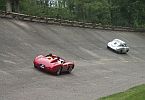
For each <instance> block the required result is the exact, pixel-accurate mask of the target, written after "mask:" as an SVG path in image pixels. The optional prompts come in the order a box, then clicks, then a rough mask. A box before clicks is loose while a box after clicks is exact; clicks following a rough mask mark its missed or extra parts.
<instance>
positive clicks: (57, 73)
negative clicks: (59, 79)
mask: <svg viewBox="0 0 145 100" xmlns="http://www.w3.org/2000/svg"><path fill="white" fill-rule="evenodd" d="M61 71H62V67H60V68H58V70H57V72H56V75H60V74H61Z"/></svg>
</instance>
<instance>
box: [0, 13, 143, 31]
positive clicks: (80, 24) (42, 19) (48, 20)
mask: <svg viewBox="0 0 145 100" xmlns="http://www.w3.org/2000/svg"><path fill="white" fill-rule="evenodd" d="M0 17H1V18H2V17H3V18H13V19H19V20H24V21H32V22H40V23H47V24H57V25H64V26H73V27H81V28H92V29H103V30H113V31H131V32H145V29H144V28H131V27H121V26H111V25H101V24H96V23H85V22H78V21H70V20H62V19H56V18H47V17H38V16H31V15H26V14H20V13H14V12H5V11H0Z"/></svg>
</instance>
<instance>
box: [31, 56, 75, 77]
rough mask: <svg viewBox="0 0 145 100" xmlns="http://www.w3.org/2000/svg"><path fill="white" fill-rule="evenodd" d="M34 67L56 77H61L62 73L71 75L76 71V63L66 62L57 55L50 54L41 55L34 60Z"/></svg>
mask: <svg viewBox="0 0 145 100" xmlns="http://www.w3.org/2000/svg"><path fill="white" fill-rule="evenodd" d="M33 63H34V67H35V68H38V69H42V70H45V71H48V72H51V73H55V74H56V75H60V74H61V73H62V72H68V73H70V72H71V71H72V70H73V69H74V63H73V62H68V61H65V60H64V59H63V58H60V57H58V56H56V55H53V54H49V55H46V56H43V55H39V56H37V57H35V59H34V62H33Z"/></svg>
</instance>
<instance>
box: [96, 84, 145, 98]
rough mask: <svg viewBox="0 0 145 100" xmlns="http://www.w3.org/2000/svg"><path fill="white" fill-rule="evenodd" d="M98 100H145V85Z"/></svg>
mask: <svg viewBox="0 0 145 100" xmlns="http://www.w3.org/2000/svg"><path fill="white" fill-rule="evenodd" d="M98 100H145V84H143V85H139V86H136V87H133V88H130V89H128V90H126V91H124V92H120V93H117V94H113V95H110V96H107V97H102V98H100V99H98Z"/></svg>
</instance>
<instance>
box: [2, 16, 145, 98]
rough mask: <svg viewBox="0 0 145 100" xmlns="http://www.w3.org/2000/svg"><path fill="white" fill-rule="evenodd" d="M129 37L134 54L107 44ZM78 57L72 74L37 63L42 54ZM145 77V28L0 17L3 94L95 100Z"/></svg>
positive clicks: (7, 95)
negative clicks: (115, 28) (135, 29)
mask: <svg viewBox="0 0 145 100" xmlns="http://www.w3.org/2000/svg"><path fill="white" fill-rule="evenodd" d="M114 38H119V39H122V40H124V41H126V42H127V43H128V45H129V46H130V51H129V53H128V54H123V55H119V54H116V53H114V52H112V51H110V50H107V49H106V44H107V42H108V41H110V40H112V39H114ZM50 52H51V53H54V54H56V55H59V56H62V57H64V58H65V59H68V60H71V61H74V62H75V69H74V70H73V71H72V73H71V74H64V75H61V76H54V75H51V74H48V73H44V72H41V71H38V70H36V69H34V68H33V59H34V57H35V56H36V55H39V54H47V53H50ZM143 83H145V33H136V32H119V31H105V30H96V29H85V28H77V27H65V26H55V25H47V24H42V23H32V22H23V21H18V20H11V19H1V18H0V100H95V99H97V98H99V97H101V96H105V95H110V94H112V93H115V92H119V91H123V90H125V89H128V88H130V87H132V86H135V85H138V84H143Z"/></svg>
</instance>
